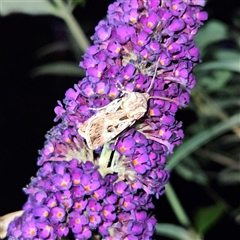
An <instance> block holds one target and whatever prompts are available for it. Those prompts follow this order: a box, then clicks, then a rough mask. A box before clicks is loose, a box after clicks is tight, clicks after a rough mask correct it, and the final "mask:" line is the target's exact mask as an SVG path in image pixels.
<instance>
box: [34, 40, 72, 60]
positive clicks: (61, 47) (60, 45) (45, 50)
mask: <svg viewBox="0 0 240 240" xmlns="http://www.w3.org/2000/svg"><path fill="white" fill-rule="evenodd" d="M67 50H69V45H68V44H67V43H66V42H55V43H52V44H49V45H47V46H44V47H42V48H40V49H39V50H37V53H36V54H37V57H38V58H41V57H45V56H47V55H48V54H51V53H54V52H61V51H67Z"/></svg>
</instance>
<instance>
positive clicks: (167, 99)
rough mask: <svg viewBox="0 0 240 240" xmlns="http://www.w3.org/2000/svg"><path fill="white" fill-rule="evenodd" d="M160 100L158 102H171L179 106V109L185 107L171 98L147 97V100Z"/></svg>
mask: <svg viewBox="0 0 240 240" xmlns="http://www.w3.org/2000/svg"><path fill="white" fill-rule="evenodd" d="M151 98H152V99H160V100H164V101H169V102H173V103H176V104H177V105H178V106H181V107H186V105H185V104H180V103H179V102H178V101H175V100H173V99H171V98H166V97H158V96H151V97H149V98H148V99H151Z"/></svg>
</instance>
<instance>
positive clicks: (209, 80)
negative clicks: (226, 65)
mask: <svg viewBox="0 0 240 240" xmlns="http://www.w3.org/2000/svg"><path fill="white" fill-rule="evenodd" d="M232 75H233V73H232V72H230V71H228V70H215V71H213V72H212V75H211V76H209V74H208V75H207V76H204V77H201V79H200V80H199V84H201V85H202V86H203V88H204V89H206V90H208V91H219V90H221V89H222V88H223V87H224V86H226V84H227V83H228V82H229V80H230V79H231V77H232ZM213 82H214V84H213Z"/></svg>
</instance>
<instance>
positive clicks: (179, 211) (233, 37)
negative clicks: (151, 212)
mask: <svg viewBox="0 0 240 240" xmlns="http://www.w3.org/2000/svg"><path fill="white" fill-rule="evenodd" d="M33 4H35V5H34V6H33ZM36 4H37V8H36ZM84 4H85V0H71V1H70V0H69V1H59V0H45V1H40V2H31V1H25V2H23V1H20V0H19V1H14V2H6V1H4V3H3V4H2V11H1V16H7V15H9V14H12V13H15V12H17V13H26V14H33V15H38V14H41V15H43V14H50V15H53V16H56V17H59V18H61V19H62V20H63V21H65V23H66V27H67V29H68V32H69V39H68V41H66V42H58V43H54V44H50V45H48V46H46V47H44V48H42V49H39V51H37V53H36V56H37V57H38V58H42V57H46V56H49V55H50V54H53V53H57V52H59V51H66V50H70V51H72V52H74V53H76V56H79V53H81V54H83V53H84V52H85V51H86V48H87V46H88V45H89V41H88V39H87V38H86V36H85V35H84V33H83V31H82V30H81V27H80V26H79V25H78V23H77V21H76V20H75V18H74V17H73V14H72V11H73V9H74V8H75V7H76V6H77V5H81V6H84ZM233 22H234V23H235V27H231V28H230V27H229V26H228V25H226V24H224V23H223V22H220V21H217V20H211V21H208V22H207V23H206V24H205V25H204V26H203V27H202V28H201V29H200V30H199V33H198V34H197V36H196V45H197V46H199V48H200V52H201V58H202V63H201V64H199V65H198V66H197V67H196V68H195V69H194V74H195V76H196V79H197V86H196V87H195V88H194V90H193V91H192V101H191V103H190V105H189V109H190V110H191V111H192V112H194V113H195V115H196V116H197V120H196V121H195V122H192V123H191V124H190V125H189V126H188V127H187V128H186V129H185V140H184V143H183V144H182V145H181V146H179V147H178V148H177V149H176V150H175V153H174V154H173V155H172V156H170V157H169V164H168V166H167V168H168V169H169V170H171V171H175V172H176V173H177V174H178V175H179V176H180V177H181V178H183V179H184V180H185V181H190V182H193V183H194V184H198V185H200V186H202V187H204V188H206V189H210V191H211V192H212V193H214V194H213V195H214V197H213V200H214V201H215V204H214V205H211V206H204V207H202V208H199V209H196V210H197V211H196V214H195V217H194V219H192V221H191V220H190V219H189V217H188V216H187V213H186V212H185V210H184V202H182V203H181V200H180V199H178V196H177V195H176V193H175V192H174V187H172V186H171V185H170V184H169V186H167V187H166V196H167V198H168V200H169V203H170V205H171V206H172V209H173V211H174V213H175V214H176V217H177V219H178V221H179V223H180V224H181V226H177V225H174V224H169V223H160V224H158V225H157V230H156V233H157V234H159V235H161V236H165V237H168V238H170V239H183V240H187V239H194V240H197V239H201V238H202V237H203V236H204V234H206V232H207V231H208V230H209V229H210V228H211V227H212V226H213V225H214V224H217V221H218V220H219V219H220V218H221V216H222V215H223V213H227V214H228V215H229V216H230V217H233V218H235V219H236V222H238V223H239V222H240V220H239V219H240V214H239V208H240V206H238V208H236V206H231V203H228V202H227V200H226V199H222V198H221V197H219V195H218V193H217V192H216V191H215V190H214V187H212V186H213V184H214V183H217V184H224V185H225V186H231V185H235V184H239V183H240V167H239V166H240V160H239V137H240V125H239V124H240V114H239V106H240V99H239V86H240V85H239V82H240V76H239V73H240V41H239V39H240V36H239V32H238V31H236V30H235V29H237V28H238V27H239V22H240V13H238V14H236V16H235V17H234V19H233ZM77 61H78V59H77V57H76V62H77ZM46 74H47V75H61V76H79V77H82V76H83V74H84V73H83V71H82V70H81V69H80V68H79V67H78V65H77V64H75V63H73V62H53V63H48V64H46V65H44V66H39V67H36V68H35V69H33V71H32V77H35V76H40V75H46ZM209 165H215V166H217V167H216V169H220V170H216V171H211V172H210V171H209V170H208V167H209ZM211 197H212V196H211ZM191 222H192V223H191ZM189 226H191V227H189Z"/></svg>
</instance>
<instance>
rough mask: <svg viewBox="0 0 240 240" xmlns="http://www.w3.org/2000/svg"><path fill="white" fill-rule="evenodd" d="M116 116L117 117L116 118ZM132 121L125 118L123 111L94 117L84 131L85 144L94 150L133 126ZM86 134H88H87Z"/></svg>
mask: <svg viewBox="0 0 240 240" xmlns="http://www.w3.org/2000/svg"><path fill="white" fill-rule="evenodd" d="M116 115H117V117H116ZM134 122H135V121H134V120H133V119H129V118H128V117H126V112H125V111H124V110H118V111H117V113H116V112H114V113H107V114H106V113H105V115H103V116H101V117H100V116H98V117H94V118H93V119H92V121H91V122H89V124H88V127H87V129H86V133H85V135H86V138H85V139H86V142H87V144H88V147H89V148H90V149H96V148H98V147H100V146H102V145H104V144H105V143H107V142H109V141H110V140H112V139H113V138H115V137H116V136H117V135H118V134H119V133H121V132H122V131H123V130H124V129H126V128H127V127H129V126H131V125H132V124H134ZM87 133H88V134H87Z"/></svg>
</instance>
